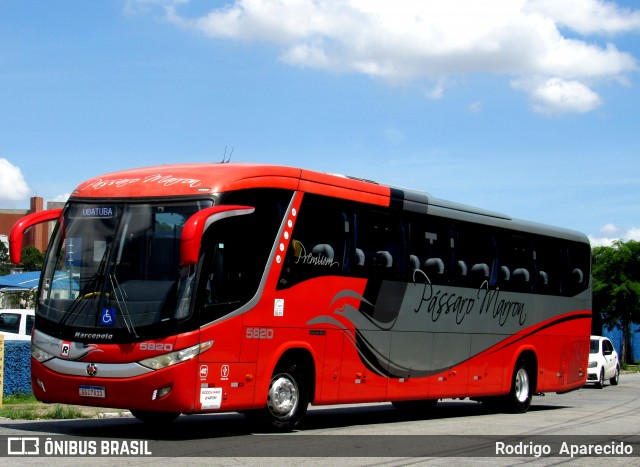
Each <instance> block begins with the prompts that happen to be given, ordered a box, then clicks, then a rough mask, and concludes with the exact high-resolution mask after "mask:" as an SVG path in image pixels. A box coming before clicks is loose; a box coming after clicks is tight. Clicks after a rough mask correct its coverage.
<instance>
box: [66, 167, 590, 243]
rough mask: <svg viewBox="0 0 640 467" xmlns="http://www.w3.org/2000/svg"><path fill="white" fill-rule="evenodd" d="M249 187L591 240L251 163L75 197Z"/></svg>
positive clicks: (167, 170)
mask: <svg viewBox="0 0 640 467" xmlns="http://www.w3.org/2000/svg"><path fill="white" fill-rule="evenodd" d="M248 188H280V189H288V190H301V191H305V192H309V193H316V194H322V195H326V196H333V197H338V198H343V199H348V200H352V201H360V202H365V203H369V204H376V205H379V206H395V207H397V208H400V209H404V210H406V211H413V212H419V213H427V212H428V213H429V214H433V215H439V216H443V217H449V218H454V219H458V220H462V221H468V222H476V223H482V224H487V225H493V226H499V227H504V228H509V229H514V230H522V231H527V232H531V233H538V234H541V235H552V236H555V237H562V238H566V239H570V240H576V241H581V242H587V243H588V239H587V237H586V236H585V235H583V234H581V233H579V232H575V231H572V230H567V229H560V228H556V227H550V226H546V225H542V224H536V223H532V222H527V221H521V220H516V219H512V218H511V217H509V216H507V215H504V214H500V213H496V212H492V211H487V210H483V209H479V208H476V207H472V206H468V205H464V204H459V203H454V202H451V201H446V200H442V199H438V198H435V197H432V196H430V195H428V194H426V193H423V192H420V191H416V190H407V189H404V188H396V187H392V186H388V185H382V184H379V183H376V182H373V181H370V180H364V179H359V178H355V177H348V176H343V175H335V174H326V173H320V172H314V171H311V170H305V169H300V168H294V167H286V166H277V165H268V164H250V163H193V164H169V165H158V166H151V167H143V168H137V169H130V170H124V171H120V172H113V173H109V174H105V175H101V176H98V177H95V178H92V179H90V180H88V181H86V182H84V183H82V184H80V185H79V186H78V187H77V188H76V189H75V190H74V191H73V193H72V195H71V197H72V198H79V199H87V198H89V199H109V198H130V197H132V198H163V197H169V196H197V195H200V196H202V195H213V194H217V193H223V192H228V191H236V190H241V189H248Z"/></svg>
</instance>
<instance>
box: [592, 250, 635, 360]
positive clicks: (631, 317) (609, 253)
mask: <svg viewBox="0 0 640 467" xmlns="http://www.w3.org/2000/svg"><path fill="white" fill-rule="evenodd" d="M592 275H593V310H594V313H597V314H598V315H599V317H600V318H601V319H602V323H603V324H604V325H605V326H606V327H608V328H609V329H611V328H618V329H620V331H621V332H622V348H621V349H620V354H621V355H620V357H621V362H622V363H626V362H627V361H631V360H632V355H633V353H632V349H631V325H632V324H638V323H640V242H636V241H634V240H630V241H628V242H626V243H625V242H622V241H619V240H618V241H615V242H614V243H613V246H610V247H605V246H600V247H595V248H594V249H593V269H592Z"/></svg>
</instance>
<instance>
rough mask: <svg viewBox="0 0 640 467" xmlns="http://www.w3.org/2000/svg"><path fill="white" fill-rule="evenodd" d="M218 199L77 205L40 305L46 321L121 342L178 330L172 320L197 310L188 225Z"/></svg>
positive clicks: (62, 229)
mask: <svg viewBox="0 0 640 467" xmlns="http://www.w3.org/2000/svg"><path fill="white" fill-rule="evenodd" d="M212 204H213V202H212V201H211V200H199V201H191V202H171V203H169V202H167V203H162V202H158V203H145V204H124V203H103V204H89V203H72V204H69V206H68V207H67V208H66V209H65V212H64V218H63V219H62V220H61V223H60V224H59V227H58V229H57V231H56V235H55V237H54V240H53V241H52V243H51V246H50V251H49V254H48V256H47V262H46V266H45V271H44V274H43V279H42V287H41V294H40V297H39V300H38V306H37V309H36V313H37V315H38V316H39V317H41V318H44V320H43V322H44V325H43V326H45V327H47V323H48V325H49V326H48V327H49V328H50V330H55V329H61V328H64V329H65V330H67V331H69V330H71V331H72V332H74V334H73V335H76V336H78V335H79V336H82V335H84V334H96V333H109V334H111V335H114V336H116V337H115V338H114V339H113V340H114V341H117V340H118V336H127V339H130V338H131V336H133V337H134V338H143V337H147V338H148V337H152V336H158V335H161V334H159V330H160V328H165V334H168V333H170V332H171V331H172V330H175V329H174V328H172V327H171V326H172V325H171V324H170V323H175V322H178V321H181V320H182V321H184V320H185V319H187V318H189V316H190V298H191V293H192V286H191V285H192V279H193V272H194V271H193V267H191V268H182V269H181V268H180V267H179V263H180V237H181V233H182V227H183V225H184V223H185V222H186V221H187V219H189V217H190V216H191V215H193V214H194V213H195V212H196V211H198V210H200V209H203V208H206V207H209V206H211V205H212ZM173 326H174V327H175V325H173ZM166 328H170V329H166ZM50 333H51V334H55V332H50Z"/></svg>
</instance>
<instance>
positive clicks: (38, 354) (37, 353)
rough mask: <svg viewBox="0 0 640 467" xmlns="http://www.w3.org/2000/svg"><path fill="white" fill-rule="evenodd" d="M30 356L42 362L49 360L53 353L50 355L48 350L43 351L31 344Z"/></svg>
mask: <svg viewBox="0 0 640 467" xmlns="http://www.w3.org/2000/svg"><path fill="white" fill-rule="evenodd" d="M31 356H32V357H33V358H35V359H36V360H37V361H39V362H40V363H42V362H46V361H47V360H51V359H52V358H53V357H54V356H55V355H51V354H50V353H49V352H45V351H44V350H42V349H41V348H40V347H36V346H35V345H33V344H31Z"/></svg>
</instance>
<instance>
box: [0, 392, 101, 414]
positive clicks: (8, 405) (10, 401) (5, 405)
mask: <svg viewBox="0 0 640 467" xmlns="http://www.w3.org/2000/svg"><path fill="white" fill-rule="evenodd" d="M0 418H9V419H11V420H66V419H71V418H88V415H85V414H84V413H82V412H81V411H80V410H78V408H77V407H74V406H70V405H62V404H56V405H54V406H53V407H52V406H50V405H47V404H43V403H42V402H39V401H38V400H37V399H36V398H35V396H34V395H33V394H12V395H10V396H6V397H3V398H2V407H0Z"/></svg>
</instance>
